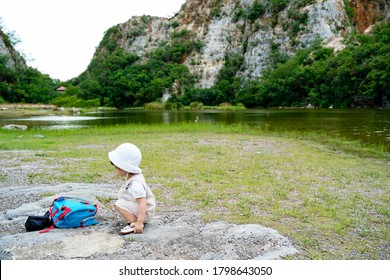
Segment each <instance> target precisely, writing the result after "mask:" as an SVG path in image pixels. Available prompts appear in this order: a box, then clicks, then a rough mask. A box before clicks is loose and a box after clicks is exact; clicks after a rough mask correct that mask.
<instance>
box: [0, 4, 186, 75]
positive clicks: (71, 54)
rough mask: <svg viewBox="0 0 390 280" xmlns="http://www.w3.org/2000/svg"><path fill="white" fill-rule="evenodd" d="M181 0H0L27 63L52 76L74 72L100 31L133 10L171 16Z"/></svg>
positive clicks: (5, 24) (9, 29) (84, 63)
mask: <svg viewBox="0 0 390 280" xmlns="http://www.w3.org/2000/svg"><path fill="white" fill-rule="evenodd" d="M184 3H185V0H0V18H1V22H2V26H3V27H4V29H5V30H4V31H7V32H12V33H14V34H15V35H16V37H17V38H18V39H19V40H20V43H19V44H17V45H16V49H17V50H18V51H19V52H21V53H23V54H24V56H25V58H26V59H27V64H28V65H29V66H32V67H34V68H36V69H38V70H39V71H40V72H42V73H45V74H49V75H50V76H51V78H53V79H60V80H62V81H65V80H68V79H70V78H73V77H76V76H78V75H79V74H80V73H82V72H83V71H84V70H85V69H86V68H87V66H88V64H89V62H90V60H91V58H92V56H93V54H94V52H95V49H96V47H97V46H98V45H99V43H100V41H101V39H102V38H103V34H104V32H105V31H106V30H107V29H108V28H110V27H111V26H114V25H116V24H118V23H123V22H125V21H127V20H128V19H130V18H131V17H132V16H142V15H151V16H161V17H171V16H173V15H174V14H175V13H176V12H178V11H179V10H180V8H181V6H182V4H184Z"/></svg>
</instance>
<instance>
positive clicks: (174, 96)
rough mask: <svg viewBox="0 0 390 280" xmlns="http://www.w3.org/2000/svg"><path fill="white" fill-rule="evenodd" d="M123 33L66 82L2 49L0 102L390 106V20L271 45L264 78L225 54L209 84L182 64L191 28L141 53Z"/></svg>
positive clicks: (196, 46)
mask: <svg viewBox="0 0 390 280" xmlns="http://www.w3.org/2000/svg"><path fill="white" fill-rule="evenodd" d="M118 36H121V33H120V32H119V29H118V26H114V27H112V28H111V29H109V30H108V31H107V32H106V34H105V36H104V38H103V40H102V41H101V43H100V46H99V50H100V52H99V53H96V54H95V57H94V58H93V59H92V60H91V62H90V64H89V66H88V67H87V69H86V71H84V72H83V73H82V74H81V75H79V76H78V77H75V78H73V79H71V80H69V81H66V82H62V83H59V81H54V80H52V79H51V78H50V77H49V76H47V75H43V74H41V73H39V71H37V70H35V69H33V68H31V67H16V68H10V67H7V66H6V65H7V60H8V59H9V58H7V57H6V56H0V93H1V96H0V102H34V103H54V104H57V105H61V106H77V107H80V106H85V107H91V106H111V107H116V108H125V107H140V106H144V105H145V104H147V103H150V102H160V101H161V97H162V96H163V94H164V93H165V92H170V93H171V99H170V100H169V102H174V103H178V104H179V103H180V104H181V105H185V106H186V105H189V104H191V103H192V102H201V103H203V104H204V105H210V106H215V105H218V104H220V103H224V102H228V103H231V104H232V105H237V104H243V105H244V106H245V107H247V108H253V107H263V108H268V107H280V106H283V107H300V106H307V105H308V104H311V105H312V106H315V107H319V108H328V107H333V108H356V107H384V106H389V102H390V96H389V95H390V77H389V73H390V71H389V70H390V69H389V67H390V66H389V65H390V57H389V53H390V24H389V23H383V24H381V25H378V26H377V28H376V29H375V31H374V33H373V34H372V35H356V36H355V37H354V38H353V40H351V41H350V42H349V43H348V44H347V47H346V48H345V49H344V50H342V51H339V52H337V53H335V52H334V51H333V49H328V48H324V47H322V46H321V44H320V43H318V44H313V45H312V46H311V47H310V48H308V49H305V50H301V51H298V52H297V54H296V55H294V56H292V57H287V56H286V55H284V54H282V53H280V52H279V49H278V46H277V45H276V44H273V45H272V48H271V49H272V52H271V55H270V66H269V68H268V69H267V70H266V71H265V72H264V74H263V75H262V76H261V77H260V78H258V79H252V80H244V79H243V78H242V77H240V76H239V75H237V73H239V71H240V69H242V67H245V65H244V64H245V61H244V58H243V56H242V55H241V54H237V53H227V54H226V57H225V64H224V66H223V68H222V69H221V70H220V72H219V74H218V77H217V81H216V83H215V85H214V86H212V87H211V88H207V89H200V88H197V87H195V84H196V77H195V76H194V75H193V74H191V73H190V71H189V70H188V68H187V67H186V66H185V65H184V64H182V63H183V61H185V60H186V59H187V57H188V56H190V54H191V53H193V52H199V51H200V50H201V48H202V46H203V43H202V42H200V41H198V40H196V39H195V35H194V34H192V33H191V32H190V31H188V30H181V31H175V32H173V33H172V35H171V38H170V40H169V41H167V42H164V43H162V44H161V45H160V46H159V47H158V48H157V49H155V50H154V51H153V52H152V53H150V54H149V55H148V56H147V57H143V58H140V57H138V56H137V55H136V54H134V53H129V52H125V51H124V50H123V49H122V48H120V47H119V46H117V45H116V44H115V40H114V39H115V38H117V37H118ZM141 61H142V62H141ZM61 84H62V85H65V86H66V87H67V91H66V92H65V93H63V94H58V93H57V92H56V91H55V88H56V87H58V86H59V85H61ZM179 107H182V106H179Z"/></svg>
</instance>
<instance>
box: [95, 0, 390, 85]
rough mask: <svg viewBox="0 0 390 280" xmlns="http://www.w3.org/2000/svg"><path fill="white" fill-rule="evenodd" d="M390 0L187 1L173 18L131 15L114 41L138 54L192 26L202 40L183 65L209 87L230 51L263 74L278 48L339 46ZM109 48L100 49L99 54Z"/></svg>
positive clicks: (380, 14)
mask: <svg viewBox="0 0 390 280" xmlns="http://www.w3.org/2000/svg"><path fill="white" fill-rule="evenodd" d="M389 13H390V1H389V0H350V1H346V0H300V1H294V0H279V1H275V0H274V1H270V0H221V1H217V0H187V2H186V3H185V4H184V5H183V6H182V8H181V10H180V11H179V12H178V13H177V14H176V15H175V16H173V17H172V18H170V19H167V18H158V17H147V16H142V17H133V18H131V19H130V20H128V21H127V22H125V23H123V24H120V25H119V26H118V32H119V35H118V33H116V36H115V37H114V36H111V38H110V40H114V41H115V43H116V44H117V45H118V46H120V47H122V48H123V49H124V50H125V51H127V52H134V53H136V54H137V55H139V56H140V57H143V58H145V57H147V55H148V54H149V53H150V52H151V51H152V50H154V49H155V48H157V47H158V46H159V44H160V43H162V42H166V41H168V42H169V40H170V38H171V35H172V33H173V32H177V31H178V30H189V31H191V32H192V34H195V36H196V39H197V40H199V41H201V42H202V43H203V47H202V48H201V49H200V50H199V51H193V52H192V53H191V54H190V55H188V56H187V57H186V58H185V59H184V60H183V62H182V63H183V64H185V65H186V66H188V68H189V69H190V71H191V72H192V73H193V74H195V75H196V76H197V78H198V84H197V86H198V87H201V88H209V87H211V86H212V85H213V84H214V83H215V81H216V77H217V75H218V72H219V70H220V69H221V68H222V66H223V65H224V63H225V57H226V55H229V54H239V55H241V56H242V57H243V58H244V64H243V66H242V67H241V69H240V71H239V73H237V75H240V76H242V77H244V78H255V77H259V76H261V75H262V72H263V71H264V69H265V68H266V67H267V66H268V65H269V64H270V55H271V53H272V51H273V50H275V48H277V51H278V52H280V53H283V54H287V55H293V54H294V53H295V52H296V51H297V50H299V49H302V48H306V47H308V46H310V45H311V44H313V42H315V41H318V40H320V41H321V42H322V44H323V45H325V46H328V47H332V48H334V49H335V51H338V50H341V49H343V48H344V46H345V45H344V44H345V39H346V38H350V37H351V35H352V34H354V33H363V32H365V31H366V30H368V29H369V28H370V27H371V26H372V25H373V24H375V23H376V22H378V21H380V20H383V19H385V18H386V17H389ZM105 51H107V49H104V48H98V49H97V51H96V53H95V56H96V55H97V54H99V53H101V52H105Z"/></svg>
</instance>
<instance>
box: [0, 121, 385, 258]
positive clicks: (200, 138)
mask: <svg viewBox="0 0 390 280" xmlns="http://www.w3.org/2000/svg"><path fill="white" fill-rule="evenodd" d="M36 134H40V135H43V136H44V138H42V137H36ZM122 142H132V143H135V144H137V145H138V146H139V147H140V149H141V150H142V152H143V160H142V164H141V168H142V169H143V171H144V174H145V176H146V177H147V179H148V182H149V183H150V184H151V186H152V187H153V189H154V192H155V194H156V196H157V199H158V200H159V201H160V202H163V203H165V204H168V205H172V206H180V207H186V208H188V210H189V211H193V210H201V211H203V212H204V213H205V214H204V217H203V218H204V219H205V220H207V221H217V220H225V221H228V222H232V223H255V224H261V225H264V226H267V227H271V228H274V229H276V230H278V231H279V232H280V233H281V234H283V235H285V236H287V237H289V238H291V239H292V240H293V241H294V243H295V246H296V247H297V248H298V249H299V250H300V254H299V255H298V256H296V258H299V259H388V258H389V248H388V244H389V238H390V235H389V186H390V171H389V170H390V155H389V154H388V153H385V152H383V151H382V150H380V149H377V148H374V147H367V146H364V145H362V144H361V143H359V142H352V141H346V140H342V139H335V138H331V137H328V136H326V135H318V134H306V135H304V134H300V133H289V134H270V133H266V132H262V131H258V130H255V129H254V128H251V127H248V126H244V125H235V126H225V125H212V124H203V123H202V124H200V123H197V124H195V123H191V124H174V125H163V124H160V125H127V126H111V127H100V128H88V129H80V130H62V131H25V132H20V131H2V130H0V151H1V153H0V161H1V160H2V157H4V156H6V155H7V156H9V154H10V153H12V152H13V151H19V150H22V151H28V152H29V153H30V152H32V154H31V156H29V157H28V159H27V162H28V164H34V162H44V163H45V164H46V165H47V166H48V169H49V167H50V168H54V169H55V172H54V173H51V172H42V173H34V174H30V175H29V176H30V183H31V184H39V183H46V184H54V183H64V182H86V183H92V182H97V183H101V182H110V180H111V179H112V178H113V176H114V175H115V174H114V170H113V168H112V166H111V165H110V163H109V162H108V159H107V152H108V151H110V150H112V149H114V148H115V147H116V146H117V145H119V144H120V143H122ZM23 164H26V161H24V162H20V166H23ZM16 167H17V166H16ZM1 178H3V180H4V176H3V177H2V175H1V174H0V180H2V179H1ZM111 183H112V182H111ZM102 199H103V198H102ZM107 199H110V198H107Z"/></svg>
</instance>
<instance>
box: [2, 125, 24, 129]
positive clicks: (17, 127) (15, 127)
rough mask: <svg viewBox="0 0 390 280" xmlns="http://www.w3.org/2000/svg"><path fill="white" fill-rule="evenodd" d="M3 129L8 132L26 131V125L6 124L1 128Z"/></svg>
mask: <svg viewBox="0 0 390 280" xmlns="http://www.w3.org/2000/svg"><path fill="white" fill-rule="evenodd" d="M3 129H8V130H27V126H26V125H20V124H6V125H4V126H3Z"/></svg>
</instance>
